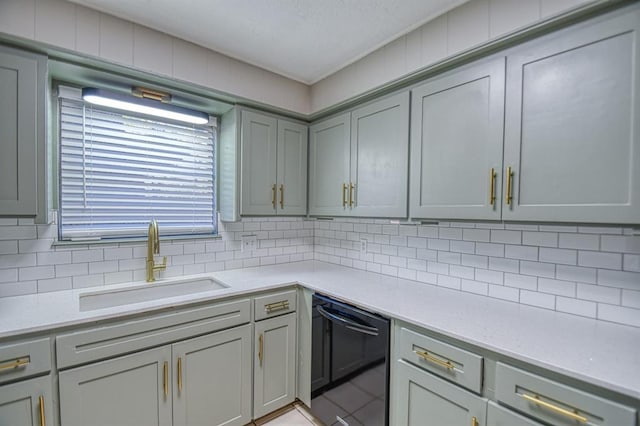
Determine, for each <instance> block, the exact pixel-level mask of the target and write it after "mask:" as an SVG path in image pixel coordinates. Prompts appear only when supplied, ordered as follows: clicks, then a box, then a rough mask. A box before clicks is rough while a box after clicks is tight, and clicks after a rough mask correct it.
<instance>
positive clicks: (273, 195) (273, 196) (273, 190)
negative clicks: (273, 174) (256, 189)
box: [271, 183, 276, 209]
mask: <svg viewBox="0 0 640 426" xmlns="http://www.w3.org/2000/svg"><path fill="white" fill-rule="evenodd" d="M271 205H272V206H273V208H274V209H275V208H276V184H275V183H274V184H273V185H271Z"/></svg>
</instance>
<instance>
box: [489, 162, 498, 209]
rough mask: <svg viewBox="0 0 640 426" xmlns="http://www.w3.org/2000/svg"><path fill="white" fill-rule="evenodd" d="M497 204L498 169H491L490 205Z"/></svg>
mask: <svg viewBox="0 0 640 426" xmlns="http://www.w3.org/2000/svg"><path fill="white" fill-rule="evenodd" d="M495 202H496V169H494V168H493V167H492V168H491V174H490V175H489V204H490V205H494V204H495Z"/></svg>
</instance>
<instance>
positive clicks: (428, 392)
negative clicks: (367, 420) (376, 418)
mask: <svg viewBox="0 0 640 426" xmlns="http://www.w3.org/2000/svg"><path fill="white" fill-rule="evenodd" d="M393 386H394V390H393V392H395V395H396V398H397V399H396V403H395V409H394V411H393V412H394V413H395V415H394V419H393V420H392V421H391V424H393V425H397V426H441V425H472V426H479V425H484V424H485V415H486V407H487V400H486V399H485V398H481V397H479V396H477V395H474V394H472V393H471V392H468V391H465V390H463V389H461V388H459V387H457V386H455V385H453V384H451V383H449V382H447V381H445V380H442V379H439V378H437V377H435V376H433V375H431V374H430V373H427V372H426V371H423V370H420V369H419V368H417V367H414V366H412V365H411V364H409V363H407V362H406V361H403V360H399V361H397V362H396V365H395V380H394V384H393Z"/></svg>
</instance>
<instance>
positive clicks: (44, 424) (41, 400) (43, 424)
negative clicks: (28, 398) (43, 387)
mask: <svg viewBox="0 0 640 426" xmlns="http://www.w3.org/2000/svg"><path fill="white" fill-rule="evenodd" d="M38 405H39V406H40V426H47V420H46V419H45V417H44V396H42V395H40V398H38Z"/></svg>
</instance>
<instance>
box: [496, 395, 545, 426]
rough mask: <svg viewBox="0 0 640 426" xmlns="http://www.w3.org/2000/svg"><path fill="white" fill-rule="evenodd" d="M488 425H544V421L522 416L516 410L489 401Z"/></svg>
mask: <svg viewBox="0 0 640 426" xmlns="http://www.w3.org/2000/svg"><path fill="white" fill-rule="evenodd" d="M487 426H542V423H538V422H536V421H533V420H530V419H529V418H527V417H524V416H521V415H520V414H518V413H516V412H515V411H511V410H509V409H508V408H504V407H502V406H500V405H498V404H496V403H495V402H493V401H489V405H488V408H487Z"/></svg>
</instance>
